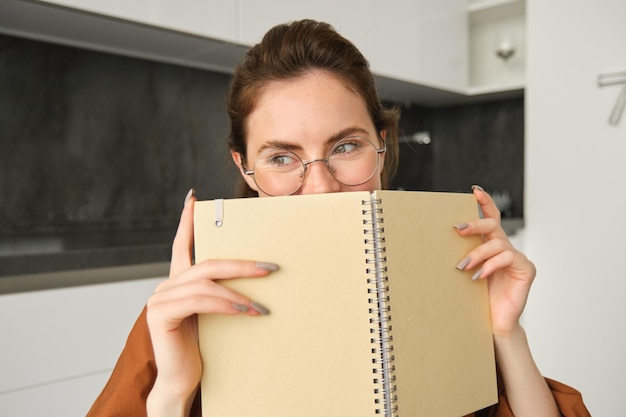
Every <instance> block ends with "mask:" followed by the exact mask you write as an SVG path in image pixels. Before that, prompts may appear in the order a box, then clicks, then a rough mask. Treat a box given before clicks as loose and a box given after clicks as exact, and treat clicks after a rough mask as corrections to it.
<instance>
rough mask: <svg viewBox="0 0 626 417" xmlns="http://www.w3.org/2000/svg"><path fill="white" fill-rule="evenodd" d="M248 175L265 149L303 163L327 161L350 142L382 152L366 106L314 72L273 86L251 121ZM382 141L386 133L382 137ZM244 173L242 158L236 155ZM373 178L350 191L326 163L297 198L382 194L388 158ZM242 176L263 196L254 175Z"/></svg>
mask: <svg viewBox="0 0 626 417" xmlns="http://www.w3.org/2000/svg"><path fill="white" fill-rule="evenodd" d="M247 131H248V135H247V143H246V146H247V148H246V150H247V160H246V161H243V162H244V165H245V166H246V168H248V169H252V168H253V167H254V164H255V161H256V160H257V158H258V156H259V155H260V154H261V153H262V152H263V151H264V150H266V149H267V148H276V147H280V148H284V149H289V150H292V151H293V152H294V153H295V154H297V155H298V156H299V157H300V158H301V159H302V160H303V161H310V160H314V159H323V158H326V157H327V155H328V153H329V151H330V149H331V148H332V147H333V145H334V144H335V143H336V142H337V141H338V140H339V139H342V138H344V137H346V136H360V137H363V138H366V139H368V140H369V141H370V142H372V143H373V144H374V145H375V146H376V147H377V148H380V147H381V146H382V143H380V140H379V139H378V135H377V132H376V130H375V128H374V124H373V122H372V120H371V118H370V115H369V113H368V111H367V107H366V105H365V101H364V100H363V99H362V98H361V96H359V95H358V94H357V93H355V92H353V91H351V90H349V89H348V88H346V86H345V85H344V84H343V83H342V82H341V81H339V80H338V79H337V78H336V77H335V76H333V75H331V74H329V73H328V72H325V71H315V72H312V73H310V74H307V75H306V76H304V77H303V78H298V79H296V80H288V81H276V82H273V83H270V84H269V85H268V86H267V87H266V88H265V89H264V90H263V93H262V94H261V96H260V98H259V101H258V103H257V105H256V108H255V109H254V110H253V111H252V113H250V115H249V117H248V120H247ZM381 135H382V136H383V138H384V132H381ZM232 156H233V159H234V161H235V163H236V164H237V166H239V167H240V168H241V159H240V158H241V157H240V155H239V154H238V153H233V154H232ZM379 160H380V163H379V165H378V169H377V171H376V172H375V173H374V175H373V176H372V177H371V178H370V179H369V180H368V181H366V182H365V183H363V184H361V185H356V186H348V185H344V184H342V183H340V182H339V181H337V180H336V179H335V178H334V177H333V176H332V175H331V173H330V171H329V170H328V168H327V167H326V165H325V164H324V163H323V162H314V163H312V164H310V165H308V169H307V171H306V176H305V178H304V183H303V184H302V186H301V187H300V189H299V190H298V191H297V192H296V193H295V194H317V193H332V192H342V191H374V190H376V189H380V188H381V175H380V174H381V172H382V169H383V161H384V154H382V155H380V156H379ZM242 175H243V176H244V178H245V180H246V181H247V183H248V185H249V186H250V187H251V188H252V189H253V190H255V191H257V192H258V193H259V196H266V195H267V194H265V193H264V192H263V191H261V190H259V187H258V186H257V185H256V183H255V181H254V179H253V178H252V176H251V175H245V174H244V173H243V171H242Z"/></svg>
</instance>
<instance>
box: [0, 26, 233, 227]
mask: <svg viewBox="0 0 626 417" xmlns="http://www.w3.org/2000/svg"><path fill="white" fill-rule="evenodd" d="M229 79H230V77H229V75H225V74H218V73H212V72H206V71H201V70H196V69H191V68H185V67H180V66H175V65H165V64H161V63H156V62H151V61H147V60H140V59H133V58H127V57H122V56H117V55H110V54H104V53H99V52H93V51H88V50H83V49H76V48H69V47H64V46H57V45H53V44H49V43H43V42H36V41H30V40H25V39H21V38H16V37H9V36H0V83H1V84H0V129H1V130H0V165H1V167H2V168H1V174H0V195H1V196H2V210H1V213H0V234H5V235H6V234H12V233H23V232H28V233H47V232H53V233H54V232H66V231H72V230H74V229H76V230H79V229H80V230H82V231H84V230H89V229H91V230H116V229H144V228H152V227H170V226H175V225H176V223H177V220H178V217H179V215H180V210H181V208H182V203H183V200H184V197H185V194H186V193H187V191H188V189H189V188H190V187H195V188H197V190H198V195H199V196H201V197H203V198H217V197H224V196H230V195H232V191H233V188H234V183H235V179H236V178H237V177H236V175H238V174H237V173H236V171H235V170H234V168H233V167H232V164H230V163H229V161H228V158H229V154H228V151H227V146H226V136H227V133H228V118H227V116H226V113H225V111H224V101H225V97H226V91H227V85H228V81H229Z"/></svg>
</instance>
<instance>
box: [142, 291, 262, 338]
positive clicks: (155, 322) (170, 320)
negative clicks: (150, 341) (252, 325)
mask: <svg viewBox="0 0 626 417" xmlns="http://www.w3.org/2000/svg"><path fill="white" fill-rule="evenodd" d="M241 313H242V311H241V310H239V309H237V308H236V306H235V305H234V304H233V303H232V302H231V301H230V300H225V299H223V298H218V297H209V296H202V295H192V296H189V297H185V298H181V299H170V300H167V301H163V302H161V303H159V304H155V305H153V306H150V307H149V308H148V313H147V314H148V322H149V323H150V324H151V326H150V328H151V329H153V328H156V327H158V328H160V329H162V330H163V331H171V330H176V329H178V328H179V326H180V324H181V323H182V321H183V320H185V319H186V318H187V317H191V316H193V315H195V314H226V315H237V314H241ZM249 314H250V315H255V314H257V313H256V311H255V310H253V309H250V310H249ZM155 326H156V327H155Z"/></svg>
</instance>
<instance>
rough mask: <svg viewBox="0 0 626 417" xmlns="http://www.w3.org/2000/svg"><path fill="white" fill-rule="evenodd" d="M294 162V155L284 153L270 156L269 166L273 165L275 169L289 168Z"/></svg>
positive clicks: (268, 159)
mask: <svg viewBox="0 0 626 417" xmlns="http://www.w3.org/2000/svg"><path fill="white" fill-rule="evenodd" d="M294 162H295V158H294V157H293V156H292V155H289V154H284V153H279V154H274V155H270V156H269V157H268V158H267V165H271V166H274V167H282V166H288V165H291V164H293V163H294Z"/></svg>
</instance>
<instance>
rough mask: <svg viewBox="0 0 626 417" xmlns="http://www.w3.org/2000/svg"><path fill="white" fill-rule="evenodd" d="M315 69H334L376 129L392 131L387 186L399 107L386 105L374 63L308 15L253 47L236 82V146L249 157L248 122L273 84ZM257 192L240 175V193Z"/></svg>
mask: <svg viewBox="0 0 626 417" xmlns="http://www.w3.org/2000/svg"><path fill="white" fill-rule="evenodd" d="M313 70H324V71H328V72H329V73H331V74H333V75H335V76H336V77H338V78H339V79H340V80H342V81H343V82H344V83H345V85H346V87H347V88H349V89H351V90H352V91H354V92H356V93H357V94H359V95H361V97H363V99H364V100H365V104H366V106H367V110H368V112H369V114H370V117H371V118H372V122H373V123H374V126H375V128H376V130H377V131H378V132H380V131H383V130H384V131H386V143H387V152H386V153H385V165H384V168H383V172H382V178H381V179H382V186H383V187H387V186H388V183H389V180H390V179H391V176H392V175H393V174H394V172H395V169H396V167H397V159H398V140H397V135H398V133H397V131H398V128H397V124H398V118H399V114H398V111H397V110H396V109H384V108H383V106H382V104H381V102H380V100H379V98H378V94H377V92H376V85H375V83H374V78H373V75H372V72H371V71H370V68H369V63H368V62H367V60H366V59H365V58H364V57H363V55H362V54H361V52H360V51H359V50H358V49H357V48H356V47H355V46H354V45H353V44H352V43H351V42H350V41H348V40H347V39H345V38H344V37H342V36H341V35H339V34H338V33H337V32H336V31H335V29H334V28H333V27H332V26H331V25H329V24H327V23H323V22H317V21H314V20H309V19H306V20H299V21H295V22H291V23H287V24H281V25H278V26H275V27H273V28H272V29H270V30H269V31H268V32H267V33H266V34H265V36H264V37H263V39H262V40H261V42H260V43H258V44H257V45H255V46H253V47H252V48H251V49H249V50H248V52H247V54H246V57H245V59H244V61H243V62H242V63H241V64H240V65H239V66H238V67H237V69H236V70H235V72H234V74H233V78H232V81H231V85H230V94H229V100H228V105H227V110H228V115H229V117H230V121H231V128H230V135H229V140H228V145H229V147H230V149H231V150H232V151H235V152H238V153H240V154H241V155H242V157H243V158H246V133H247V132H246V121H247V119H248V116H249V115H250V113H252V111H253V110H254V108H255V106H256V103H257V101H258V100H259V97H260V96H261V94H262V93H263V91H264V88H265V87H266V86H267V85H268V84H269V83H271V82H274V81H284V80H289V79H294V78H298V77H302V76H304V75H306V74H307V73H309V72H311V71H313ZM256 195H257V193H256V192H255V191H254V190H252V189H251V188H250V187H248V185H247V184H246V182H245V181H244V180H243V179H240V184H239V186H238V190H237V196H238V197H252V196H256Z"/></svg>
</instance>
